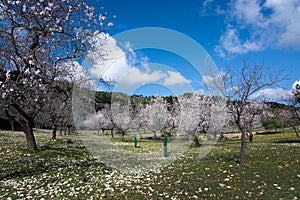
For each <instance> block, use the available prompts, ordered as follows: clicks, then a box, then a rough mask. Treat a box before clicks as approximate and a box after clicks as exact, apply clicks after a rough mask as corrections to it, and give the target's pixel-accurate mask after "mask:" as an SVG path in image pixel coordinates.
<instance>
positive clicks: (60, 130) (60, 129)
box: [59, 125, 63, 135]
mask: <svg viewBox="0 0 300 200" xmlns="http://www.w3.org/2000/svg"><path fill="white" fill-rule="evenodd" d="M62 131H63V128H62V125H60V126H59V135H62Z"/></svg>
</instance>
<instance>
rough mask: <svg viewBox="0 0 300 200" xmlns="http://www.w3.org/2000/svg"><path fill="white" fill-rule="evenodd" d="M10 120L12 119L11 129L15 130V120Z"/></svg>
mask: <svg viewBox="0 0 300 200" xmlns="http://www.w3.org/2000/svg"><path fill="white" fill-rule="evenodd" d="M9 121H10V126H11V131H15V126H14V121H13V120H9Z"/></svg>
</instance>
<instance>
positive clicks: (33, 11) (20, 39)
mask: <svg viewBox="0 0 300 200" xmlns="http://www.w3.org/2000/svg"><path fill="white" fill-rule="evenodd" d="M97 20H99V19H98V18H97V17H96V16H95V15H94V8H93V7H92V6H89V5H88V4H87V3H86V0H77V1H74V0H64V1H61V0H51V1H44V0H20V1H15V0H10V1H1V3H0V79H1V80H0V81H1V82H0V95H1V98H2V99H1V101H3V102H4V103H2V105H4V110H5V113H6V115H7V116H9V117H10V118H13V119H14V120H15V121H17V122H18V123H19V124H20V125H21V126H22V128H23V130H24V133H25V136H26V140H27V146H28V148H29V149H33V150H36V149H37V145H36V141H35V137H34V134H33V121H34V119H35V118H36V116H37V114H38V113H39V112H40V111H41V109H42V108H43V107H44V106H45V105H46V104H48V103H49V102H51V96H50V95H49V94H50V93H49V91H52V90H53V89H56V90H60V82H59V81H57V80H56V77H57V76H58V75H59V73H60V71H59V67H60V64H61V63H63V62H66V61H69V60H74V59H77V58H80V57H81V56H83V55H84V54H85V52H87V50H88V49H89V48H90V44H89V43H88V39H89V38H90V37H91V36H92V33H93V32H92V31H93V30H96V29H98V30H103V29H101V27H100V26H103V22H102V23H98V24H99V25H100V26H99V27H97V26H98V25H97V23H96V22H97ZM100 20H102V21H103V20H104V18H103V17H102V18H101V19H100Z"/></svg>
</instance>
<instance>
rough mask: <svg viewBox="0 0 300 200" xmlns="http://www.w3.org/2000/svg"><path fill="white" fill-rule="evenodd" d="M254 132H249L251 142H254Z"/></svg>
mask: <svg viewBox="0 0 300 200" xmlns="http://www.w3.org/2000/svg"><path fill="white" fill-rule="evenodd" d="M253 136H254V135H253V133H252V131H250V132H249V142H253Z"/></svg>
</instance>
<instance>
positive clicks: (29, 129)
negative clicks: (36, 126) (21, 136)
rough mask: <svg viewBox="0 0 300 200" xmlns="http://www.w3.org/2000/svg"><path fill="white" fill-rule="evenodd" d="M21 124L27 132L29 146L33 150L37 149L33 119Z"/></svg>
mask: <svg viewBox="0 0 300 200" xmlns="http://www.w3.org/2000/svg"><path fill="white" fill-rule="evenodd" d="M21 125H22V127H23V130H24V133H25V137H26V141H27V147H28V148H29V149H31V150H37V145H36V141H35V137H34V134H33V120H31V121H29V122H27V123H24V124H21Z"/></svg>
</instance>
